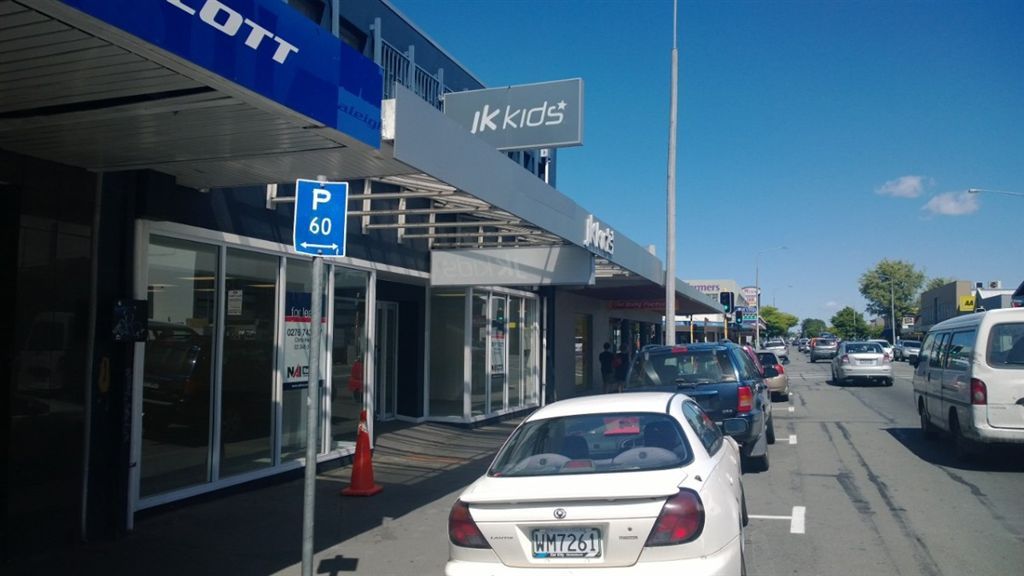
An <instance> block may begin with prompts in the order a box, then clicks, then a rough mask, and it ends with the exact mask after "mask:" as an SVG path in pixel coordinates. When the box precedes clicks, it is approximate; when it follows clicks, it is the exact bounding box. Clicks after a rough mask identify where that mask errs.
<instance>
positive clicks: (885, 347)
mask: <svg viewBox="0 0 1024 576" xmlns="http://www.w3.org/2000/svg"><path fill="white" fill-rule="evenodd" d="M868 342H874V343H875V344H878V345H879V346H881V347H882V353H883V354H888V355H889V359H890V360H892V359H893V357H894V355H895V347H894V346H893V345H892V344H890V343H889V341H888V340H882V339H881V338H874V339H871V340H868Z"/></svg>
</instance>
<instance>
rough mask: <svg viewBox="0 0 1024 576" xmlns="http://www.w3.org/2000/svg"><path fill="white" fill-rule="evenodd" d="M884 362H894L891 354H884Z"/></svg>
mask: <svg viewBox="0 0 1024 576" xmlns="http://www.w3.org/2000/svg"><path fill="white" fill-rule="evenodd" d="M882 361H884V362H892V356H890V355H889V353H888V352H886V353H885V354H882Z"/></svg>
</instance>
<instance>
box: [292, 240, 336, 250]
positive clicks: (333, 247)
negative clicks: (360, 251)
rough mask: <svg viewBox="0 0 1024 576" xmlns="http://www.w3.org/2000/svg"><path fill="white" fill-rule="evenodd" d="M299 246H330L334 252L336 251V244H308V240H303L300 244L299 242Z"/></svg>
mask: <svg viewBox="0 0 1024 576" xmlns="http://www.w3.org/2000/svg"><path fill="white" fill-rule="evenodd" d="M299 246H302V247H303V248H330V249H331V250H334V251H335V252H337V251H338V245H337V244H310V243H309V242H303V243H302V244H299Z"/></svg>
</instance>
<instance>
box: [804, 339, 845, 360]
mask: <svg viewBox="0 0 1024 576" xmlns="http://www.w3.org/2000/svg"><path fill="white" fill-rule="evenodd" d="M838 349H839V342H837V341H836V339H835V338H815V339H814V345H812V346H811V354H810V360H811V363H812V364H813V363H814V362H815V361H816V360H831V359H832V358H834V357H835V355H836V351H837V350H838Z"/></svg>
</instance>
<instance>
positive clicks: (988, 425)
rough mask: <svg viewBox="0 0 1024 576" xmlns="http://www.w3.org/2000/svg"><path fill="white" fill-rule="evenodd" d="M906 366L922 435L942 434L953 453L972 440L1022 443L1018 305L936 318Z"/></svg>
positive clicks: (1023, 350)
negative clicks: (909, 368)
mask: <svg viewBox="0 0 1024 576" xmlns="http://www.w3.org/2000/svg"><path fill="white" fill-rule="evenodd" d="M910 364H911V365H912V366H914V401H915V402H916V403H917V411H918V414H919V415H920V418H921V430H922V432H924V434H925V436H926V437H929V438H931V437H934V436H935V435H936V431H937V430H944V431H946V432H948V433H949V435H950V436H952V438H953V443H954V446H955V450H956V454H957V456H958V457H964V456H967V455H968V454H969V453H970V452H971V449H972V448H973V447H975V445H977V444H991V443H1015V444H1024V409H1022V406H1024V309H1021V308H1004V309H998V310H989V311H987V312H979V313H976V314H969V315H966V316H957V317H955V318H950V319H949V320H945V321H943V322H940V323H938V324H936V325H935V326H932V328H931V330H929V331H928V335H927V336H925V339H924V344H922V345H921V354H920V356H918V358H917V359H916V360H913V361H911V363H910Z"/></svg>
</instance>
